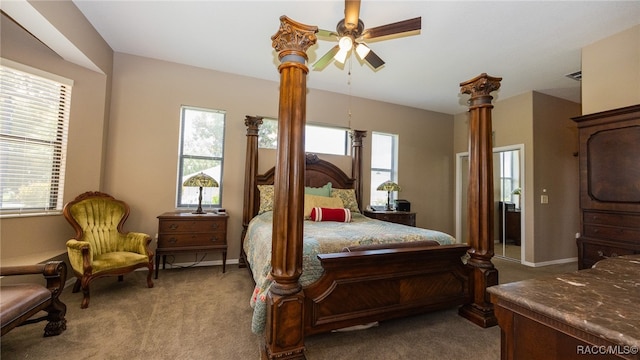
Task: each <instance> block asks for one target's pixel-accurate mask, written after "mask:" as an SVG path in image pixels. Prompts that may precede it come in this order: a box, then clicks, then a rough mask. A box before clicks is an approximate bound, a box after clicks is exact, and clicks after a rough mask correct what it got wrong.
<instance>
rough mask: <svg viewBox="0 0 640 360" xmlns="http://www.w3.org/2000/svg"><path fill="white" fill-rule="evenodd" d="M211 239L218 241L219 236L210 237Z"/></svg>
mask: <svg viewBox="0 0 640 360" xmlns="http://www.w3.org/2000/svg"><path fill="white" fill-rule="evenodd" d="M209 241H211V242H217V241H218V237H217V236H212V237H211V239H209Z"/></svg>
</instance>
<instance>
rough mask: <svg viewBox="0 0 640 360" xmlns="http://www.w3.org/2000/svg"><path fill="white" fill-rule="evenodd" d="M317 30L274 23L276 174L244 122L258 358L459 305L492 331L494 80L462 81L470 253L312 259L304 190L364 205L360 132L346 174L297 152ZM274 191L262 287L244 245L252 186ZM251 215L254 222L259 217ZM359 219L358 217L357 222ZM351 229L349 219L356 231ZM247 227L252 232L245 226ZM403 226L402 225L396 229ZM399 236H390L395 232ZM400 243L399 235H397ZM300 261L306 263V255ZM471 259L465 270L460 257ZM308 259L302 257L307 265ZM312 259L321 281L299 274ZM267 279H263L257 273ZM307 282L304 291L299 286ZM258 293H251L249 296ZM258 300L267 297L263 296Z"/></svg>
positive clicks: (448, 247)
mask: <svg viewBox="0 0 640 360" xmlns="http://www.w3.org/2000/svg"><path fill="white" fill-rule="evenodd" d="M317 31H318V28H317V27H315V26H308V25H304V24H300V23H297V22H295V21H293V20H291V19H289V18H287V17H286V16H282V17H281V18H280V28H279V31H278V32H277V33H276V34H275V35H273V36H272V37H271V39H272V45H273V47H274V49H275V50H276V51H277V52H278V57H279V59H280V62H281V64H280V66H279V67H278V70H279V72H280V88H279V89H280V102H279V112H278V150H277V158H276V166H275V167H274V168H273V169H271V170H270V171H268V172H266V173H265V174H263V175H258V172H257V169H258V151H257V144H258V128H259V125H260V124H261V122H262V119H261V118H259V117H247V118H246V120H245V123H246V124H247V127H248V129H247V161H246V168H245V187H244V190H245V198H244V210H243V228H244V229H243V234H242V237H243V244H242V245H243V246H242V254H241V265H243V264H245V265H248V266H249V268H250V269H251V270H253V271H254V279H258V281H256V285H257V286H258V293H260V291H261V289H262V290H263V293H260V297H261V299H260V301H264V308H265V312H266V314H265V317H266V319H265V325H264V342H263V344H262V346H261V357H262V358H263V359H304V358H305V356H304V350H305V348H304V338H305V336H307V335H311V334H316V333H320V332H325V331H330V330H333V329H339V328H344V327H349V326H354V325H360V324H367V323H370V322H374V321H379V320H386V319H391V318H396V317H402V316H407V315H412V314H417V313H422V312H426V311H432V310H435V309H442V308H445V307H453V306H457V305H462V306H461V307H460V308H459V314H460V315H461V316H463V317H465V318H467V319H469V320H470V321H472V322H474V323H475V324H477V325H479V326H482V327H489V326H493V325H496V319H495V315H494V312H493V305H492V304H491V302H490V300H489V297H488V295H487V293H486V288H487V287H488V286H492V285H496V284H497V282H498V272H497V270H496V269H495V267H494V266H493V264H492V263H491V257H493V233H492V232H493V229H492V228H493V226H492V225H493V179H492V176H493V175H492V168H493V166H492V146H491V108H492V107H493V106H492V104H491V100H492V96H490V95H489V94H490V93H491V92H492V91H494V90H497V89H498V88H499V86H500V84H499V82H500V80H501V79H500V78H494V77H490V76H488V75H487V74H481V75H479V76H478V77H476V78H473V79H471V80H469V81H467V82H464V83H461V84H460V86H461V93H465V94H470V95H471V98H470V100H469V159H470V168H469V187H468V197H469V199H468V204H469V205H468V206H469V208H468V212H469V214H468V219H469V220H468V234H469V235H468V236H469V237H468V239H464V240H465V241H463V242H466V243H468V244H469V245H468V246H467V245H463V244H446V242H444V243H445V244H444V245H440V242H439V241H437V240H436V242H438V245H435V244H434V243H433V242H431V240H433V239H431V240H429V239H428V238H427V239H426V240H420V241H413V242H405V243H393V242H391V241H381V242H379V243H376V242H375V241H372V242H369V243H365V244H362V243H361V244H358V245H346V246H344V247H343V248H342V249H340V250H339V251H336V249H330V250H329V251H328V252H324V253H323V252H322V251H320V252H318V253H317V254H315V255H309V254H310V253H307V252H305V249H304V248H305V246H307V245H306V244H305V241H304V240H305V239H304V238H305V235H306V231H307V225H306V224H305V223H308V221H305V220H304V215H305V211H306V210H305V209H304V206H305V187H322V186H325V185H326V184H327V183H328V182H331V183H332V187H333V188H337V189H353V192H354V193H355V198H356V199H357V203H358V206H359V205H361V202H362V196H361V194H362V176H361V174H362V169H361V166H362V164H361V160H360V159H361V152H362V138H363V136H364V132H361V131H354V132H353V133H352V144H353V152H352V157H353V165H352V174H351V176H347V175H346V174H344V172H342V171H341V170H339V169H338V168H337V167H336V166H334V165H332V164H330V163H328V162H326V161H323V160H319V159H317V158H316V157H313V156H311V157H309V156H307V155H306V154H305V152H304V125H305V116H306V114H305V111H306V75H307V72H308V68H307V66H306V60H307V55H306V50H307V49H308V48H309V47H310V46H311V45H313V44H314V43H315V41H316V37H315V33H316V32H317ZM270 184H273V187H272V191H273V194H274V195H273V204H272V209H273V210H272V214H271V215H270V216H271V218H270V219H268V220H266V221H267V223H270V224H271V225H267V227H271V234H270V235H268V237H269V238H270V239H271V244H270V246H269V245H267V250H262V251H260V250H258V251H257V252H263V253H264V252H268V251H269V250H270V254H263V256H266V258H267V265H264V266H262V268H264V267H265V266H266V267H267V269H268V270H267V271H266V272H267V275H266V276H263V277H265V278H268V281H269V283H268V285H266V286H264V285H263V284H261V283H259V282H260V281H261V280H260V275H257V274H256V272H257V271H263V269H258V267H260V265H257V264H256V263H251V261H253V260H255V259H256V257H255V256H256V255H255V254H250V253H249V252H251V251H252V249H251V248H252V246H251V245H248V244H246V241H247V240H246V239H245V235H246V237H247V238H249V237H250V236H252V232H253V229H252V226H253V221H252V219H256V218H258V217H260V216H262V215H264V214H261V215H258V213H259V212H260V192H259V190H258V186H259V185H270ZM256 215H257V216H256ZM356 217H357V216H356ZM355 222H356V221H355V220H354V223H355ZM250 225H251V226H250ZM398 226H402V225H398ZM392 233H393V235H392V236H391V237H396V234H399V233H397V232H392ZM398 237H399V236H398ZM305 254H306V255H305ZM465 254H467V257H468V260H467V261H466V263H463V261H462V259H461V258H462V257H463V256H465ZM305 256H306V257H307V258H306V259H305ZM309 258H313V259H312V260H317V263H318V264H319V266H320V267H319V271H318V273H319V277H318V278H317V279H315V278H314V279H313V280H309V281H308V283H307V280H306V279H305V278H304V277H303V276H302V275H303V272H304V269H305V265H304V263H305V262H308V261H309ZM263 273H264V272H263ZM303 282H305V284H304V285H303V284H302V283H303ZM256 295H258V294H256ZM262 295H264V296H262Z"/></svg>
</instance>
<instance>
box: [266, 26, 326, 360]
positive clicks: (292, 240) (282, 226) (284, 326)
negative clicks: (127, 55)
mask: <svg viewBox="0 0 640 360" xmlns="http://www.w3.org/2000/svg"><path fill="white" fill-rule="evenodd" d="M317 31H318V27H316V26H308V25H303V24H300V23H297V22H295V21H293V20H291V19H289V18H288V17H286V16H281V17H280V29H279V31H278V32H277V33H276V34H275V35H273V36H272V37H271V40H272V41H273V43H272V45H273V48H274V49H275V50H276V51H278V58H279V59H280V62H281V64H280V66H278V70H279V71H280V105H279V110H278V154H277V158H276V168H275V177H274V194H275V197H274V206H273V239H272V248H271V267H272V268H271V276H272V277H273V280H274V282H273V284H272V285H271V287H270V290H269V293H268V294H267V299H266V302H267V323H266V327H265V337H264V339H265V343H264V346H263V347H262V358H263V359H304V358H305V356H304V319H303V315H304V312H303V305H304V294H303V292H302V287H301V285H300V283H299V282H298V280H299V278H300V275H301V273H302V236H303V220H304V219H303V215H304V169H305V152H304V126H305V116H306V96H307V82H306V81H307V79H306V76H307V73H308V71H309V69H308V67H307V65H306V61H307V59H308V58H307V54H306V51H307V49H308V48H309V47H310V46H312V45H313V44H315V42H316V36H315V33H316V32H317Z"/></svg>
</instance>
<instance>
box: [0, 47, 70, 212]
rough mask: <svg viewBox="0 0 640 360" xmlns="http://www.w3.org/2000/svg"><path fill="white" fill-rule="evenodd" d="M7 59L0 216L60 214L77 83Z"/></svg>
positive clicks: (0, 69) (0, 108) (0, 105)
mask: <svg viewBox="0 0 640 360" xmlns="http://www.w3.org/2000/svg"><path fill="white" fill-rule="evenodd" d="M2 60H3V61H2V65H0V189H1V191H2V196H1V198H0V215H2V216H8V215H30V214H42V213H50V212H55V213H58V212H60V211H61V210H62V206H63V190H64V176H65V165H66V151H67V137H68V129H69V111H70V101H71V88H72V85H71V84H72V83H71V81H68V80H67V81H65V82H61V81H60V80H61V79H60V78H59V77H58V76H56V75H53V74H51V76H46V75H47V74H46V73H43V72H42V71H40V70H36V69H31V68H28V67H26V66H23V65H22V66H21V65H19V64H17V66H9V65H7V63H8V61H6V60H5V59H2ZM11 65H15V63H11ZM42 75H45V76H46V77H45V76H42Z"/></svg>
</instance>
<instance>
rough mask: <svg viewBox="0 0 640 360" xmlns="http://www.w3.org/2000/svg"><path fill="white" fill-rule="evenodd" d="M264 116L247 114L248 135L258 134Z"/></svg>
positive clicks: (245, 120)
mask: <svg viewBox="0 0 640 360" xmlns="http://www.w3.org/2000/svg"><path fill="white" fill-rule="evenodd" d="M262 119H264V118H263V117H262V116H250V115H247V116H246V117H245V118H244V125H245V126H246V127H247V136H257V135H258V130H259V129H260V125H262Z"/></svg>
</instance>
